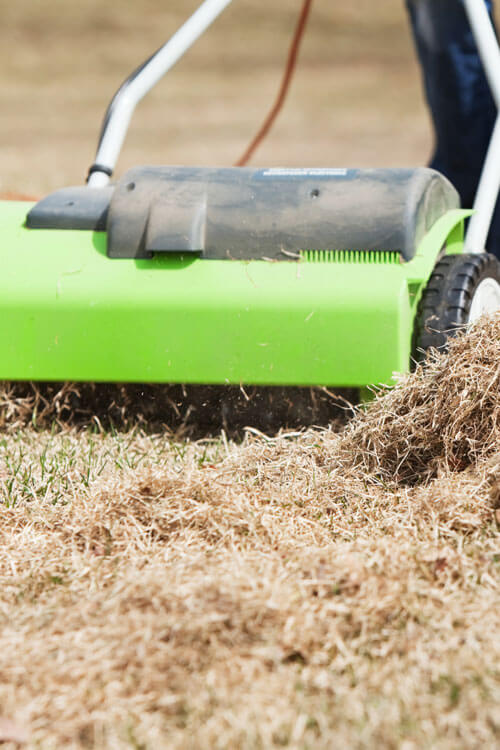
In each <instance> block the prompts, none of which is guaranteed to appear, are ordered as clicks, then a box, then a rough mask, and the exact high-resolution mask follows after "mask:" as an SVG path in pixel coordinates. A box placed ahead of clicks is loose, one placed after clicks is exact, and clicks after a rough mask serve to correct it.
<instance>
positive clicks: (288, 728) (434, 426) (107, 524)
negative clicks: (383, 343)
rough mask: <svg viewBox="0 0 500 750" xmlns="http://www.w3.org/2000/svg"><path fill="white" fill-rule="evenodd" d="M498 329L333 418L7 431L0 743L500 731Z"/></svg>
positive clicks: (432, 741)
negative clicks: (274, 430)
mask: <svg viewBox="0 0 500 750" xmlns="http://www.w3.org/2000/svg"><path fill="white" fill-rule="evenodd" d="M499 340H500V323H499V321H489V322H485V323H484V324H482V325H480V326H478V327H477V328H476V329H475V330H473V331H472V332H471V333H470V334H468V335H467V336H466V337H463V338H461V339H457V341H456V342H454V343H453V344H452V346H451V347H450V352H449V354H445V355H434V356H433V357H432V358H431V360H430V362H429V364H428V365H426V366H424V367H419V369H417V372H416V373H415V374H413V375H411V376H409V377H408V378H406V379H405V380H404V381H402V382H401V383H400V384H399V385H397V386H396V388H394V389H393V390H392V391H390V392H388V393H386V394H385V395H381V396H379V398H377V399H376V400H375V401H374V402H373V403H372V404H371V405H370V406H369V407H368V408H367V409H366V411H360V412H359V414H358V415H357V416H356V417H355V418H354V419H353V421H352V423H351V424H350V425H348V426H347V428H346V429H345V430H344V431H343V432H341V433H340V434H339V433H337V432H335V431H334V430H332V429H329V428H325V429H308V430H305V431H299V432H284V431H282V432H281V433H279V434H278V435H276V436H274V437H269V436H266V435H261V434H257V433H256V432H255V431H250V432H247V436H246V438H245V440H244V441H243V442H242V443H238V444H235V443H232V442H230V441H229V440H228V439H227V438H226V437H225V434H223V435H222V436H221V437H219V438H217V439H214V438H211V439H205V440H202V441H198V442H189V441H179V440H176V439H174V438H173V437H172V435H171V434H169V433H158V434H156V435H155V434H146V433H145V432H141V431H139V430H135V431H132V432H119V431H115V432H113V433H107V432H105V431H104V430H103V431H100V432H96V431H90V430H86V429H85V430H82V429H76V428H71V429H70V428H61V429H57V430H35V429H33V428H29V427H23V428H22V429H19V430H5V431H4V432H3V433H2V435H1V436H0V437H1V440H0V489H1V492H2V498H3V508H2V513H1V515H0V743H1V742H3V744H4V746H5V747H7V748H9V750H11V749H13V748H19V747H33V748H37V747H42V748H45V747H48V748H169V749H170V748H179V749H180V748H187V749H190V750H191V749H193V750H194V748H241V749H242V750H247V749H253V748H256V749H257V748H259V749H260V748H282V747H287V748H293V749H294V750H295V749H296V750H299V749H300V750H302V749H304V748H315V750H316V748H320V749H321V750H322V749H325V750H326V748H332V747H349V748H374V747H377V748H379V747H380V748H389V749H392V748H394V750H396V748H405V749H407V750H411V749H413V748H415V749H417V748H422V747H432V748H438V749H439V750H445V749H446V750H447V749H450V750H451V749H452V748H453V749H455V748H480V747H481V748H485V747H486V748H495V747H498V744H499V739H500V713H499V706H500V670H499V669H498V664H499V663H500V638H499V635H498V634H499V632H500V594H499V590H500V588H499V587H500V575H499V573H500V538H499V524H498V522H499V520H500V518H499V517H498V513H497V510H496V509H497V505H498V497H499V496H500V490H499V482H500V451H499V446H498V443H497V442H496V441H497V432H496V430H497V418H498V416H497V414H498V403H499V401H500V396H499V392H498V381H497V378H498V362H499V358H498V348H499V343H498V342H499ZM96 416H97V417H98V418H99V415H96ZM2 733H3V734H2Z"/></svg>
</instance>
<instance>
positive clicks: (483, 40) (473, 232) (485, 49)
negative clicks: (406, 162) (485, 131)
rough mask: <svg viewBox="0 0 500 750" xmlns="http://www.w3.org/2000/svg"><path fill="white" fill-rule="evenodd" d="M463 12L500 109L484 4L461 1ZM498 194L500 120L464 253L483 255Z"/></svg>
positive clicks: (496, 52) (498, 69) (495, 49)
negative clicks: (462, 2)
mask: <svg viewBox="0 0 500 750" xmlns="http://www.w3.org/2000/svg"><path fill="white" fill-rule="evenodd" d="M464 6H465V11H466V13H467V16H468V19H469V23H470V25H471V28H472V32H473V34H474V39H475V40H476V44H477V47H478V52H479V56H480V57H481V61H482V63H483V67H484V72H485V75H486V78H487V79H488V83H489V86H490V89H491V93H492V95H493V98H494V100H495V103H496V105H497V107H498V108H500V48H499V46H498V40H497V36H496V33H495V29H494V27H493V23H492V22H491V18H490V16H489V13H488V9H487V7H486V3H485V2H484V0H464ZM499 192H500V116H499V117H498V119H497V121H496V124H495V127H494V129H493V134H492V136H491V141H490V145H489V148H488V152H487V154H486V159H485V161H484V165H483V170H482V172H481V179H480V180H479V186H478V189H477V194H476V198H475V200H474V206H473V208H474V214H473V216H472V217H471V220H470V222H469V226H468V229H467V234H466V236H465V252H467V253H482V252H484V249H485V247H486V240H487V238H488V233H489V231H490V227H491V221H492V219H493V214H494V211H495V206H496V203H497V200H498V194H499Z"/></svg>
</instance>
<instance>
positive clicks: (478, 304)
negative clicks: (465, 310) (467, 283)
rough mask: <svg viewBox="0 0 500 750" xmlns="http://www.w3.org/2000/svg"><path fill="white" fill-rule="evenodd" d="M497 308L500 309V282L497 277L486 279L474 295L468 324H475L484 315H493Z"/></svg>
mask: <svg viewBox="0 0 500 750" xmlns="http://www.w3.org/2000/svg"><path fill="white" fill-rule="evenodd" d="M497 310H500V284H499V283H498V281H496V280H495V279H491V278H490V279H484V281H481V283H480V284H479V286H478V288H477V289H476V291H475V292H474V296H473V297H472V302H471V306H470V310H469V317H468V320H467V324H468V325H473V324H474V323H475V322H476V320H478V318H480V317H481V316H482V315H492V314H493V313H495V312H497Z"/></svg>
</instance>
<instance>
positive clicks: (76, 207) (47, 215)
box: [26, 186, 114, 232]
mask: <svg viewBox="0 0 500 750" xmlns="http://www.w3.org/2000/svg"><path fill="white" fill-rule="evenodd" d="M113 189H114V188H113V187H104V188H89V187H85V186H81V187H68V188H62V190H57V191H56V192H55V193H51V194H50V195H47V196H46V197H45V198H42V200H41V201H39V202H38V203H37V204H36V205H34V206H33V208H32V209H31V211H30V212H29V213H28V216H27V217H26V226H27V227H29V228H30V229H87V230H91V231H92V230H93V231H96V232H98V231H103V230H105V229H106V221H107V217H108V208H109V203H110V200H111V196H112V195H113Z"/></svg>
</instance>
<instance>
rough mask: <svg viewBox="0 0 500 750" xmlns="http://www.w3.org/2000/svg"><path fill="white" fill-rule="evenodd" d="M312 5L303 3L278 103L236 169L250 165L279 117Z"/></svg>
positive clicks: (236, 165)
mask: <svg viewBox="0 0 500 750" xmlns="http://www.w3.org/2000/svg"><path fill="white" fill-rule="evenodd" d="M311 5H312V0H304V2H303V3H302V9H301V11H300V15H299V20H298V21H297V26H296V27H295V33H294V35H293V39H292V43H291V45H290V50H289V52H288V59H287V61H286V66H285V73H284V75H283V79H282V81H281V86H280V89H279V91H278V96H277V97H276V101H275V102H274V104H273V106H272V107H271V110H270V112H269V114H268V115H267V117H266V119H265V120H264V122H263V123H262V125H261V127H260V129H259V131H258V132H257V134H256V135H255V137H254V138H253V140H252V142H251V143H250V145H249V146H248V148H247V150H246V151H245V153H244V154H243V156H241V157H240V158H239V159H238V161H237V162H236V163H235V165H234V166H235V167H244V166H245V164H247V163H248V161H249V159H250V158H251V157H252V155H253V153H254V151H255V150H256V149H257V147H258V146H259V145H260V144H261V143H262V141H263V140H264V138H265V137H266V135H267V134H268V133H269V131H270V129H271V127H272V125H273V123H274V121H275V119H276V117H277V116H278V114H279V112H280V110H281V108H282V106H283V102H284V101H285V98H286V95H287V93H288V89H289V88H290V83H291V80H292V77H293V74H294V71H295V66H296V64H297V56H298V54H299V48H300V43H301V41H302V37H303V36H304V30H305V28H306V24H307V19H308V16H309V11H310V10H311Z"/></svg>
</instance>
